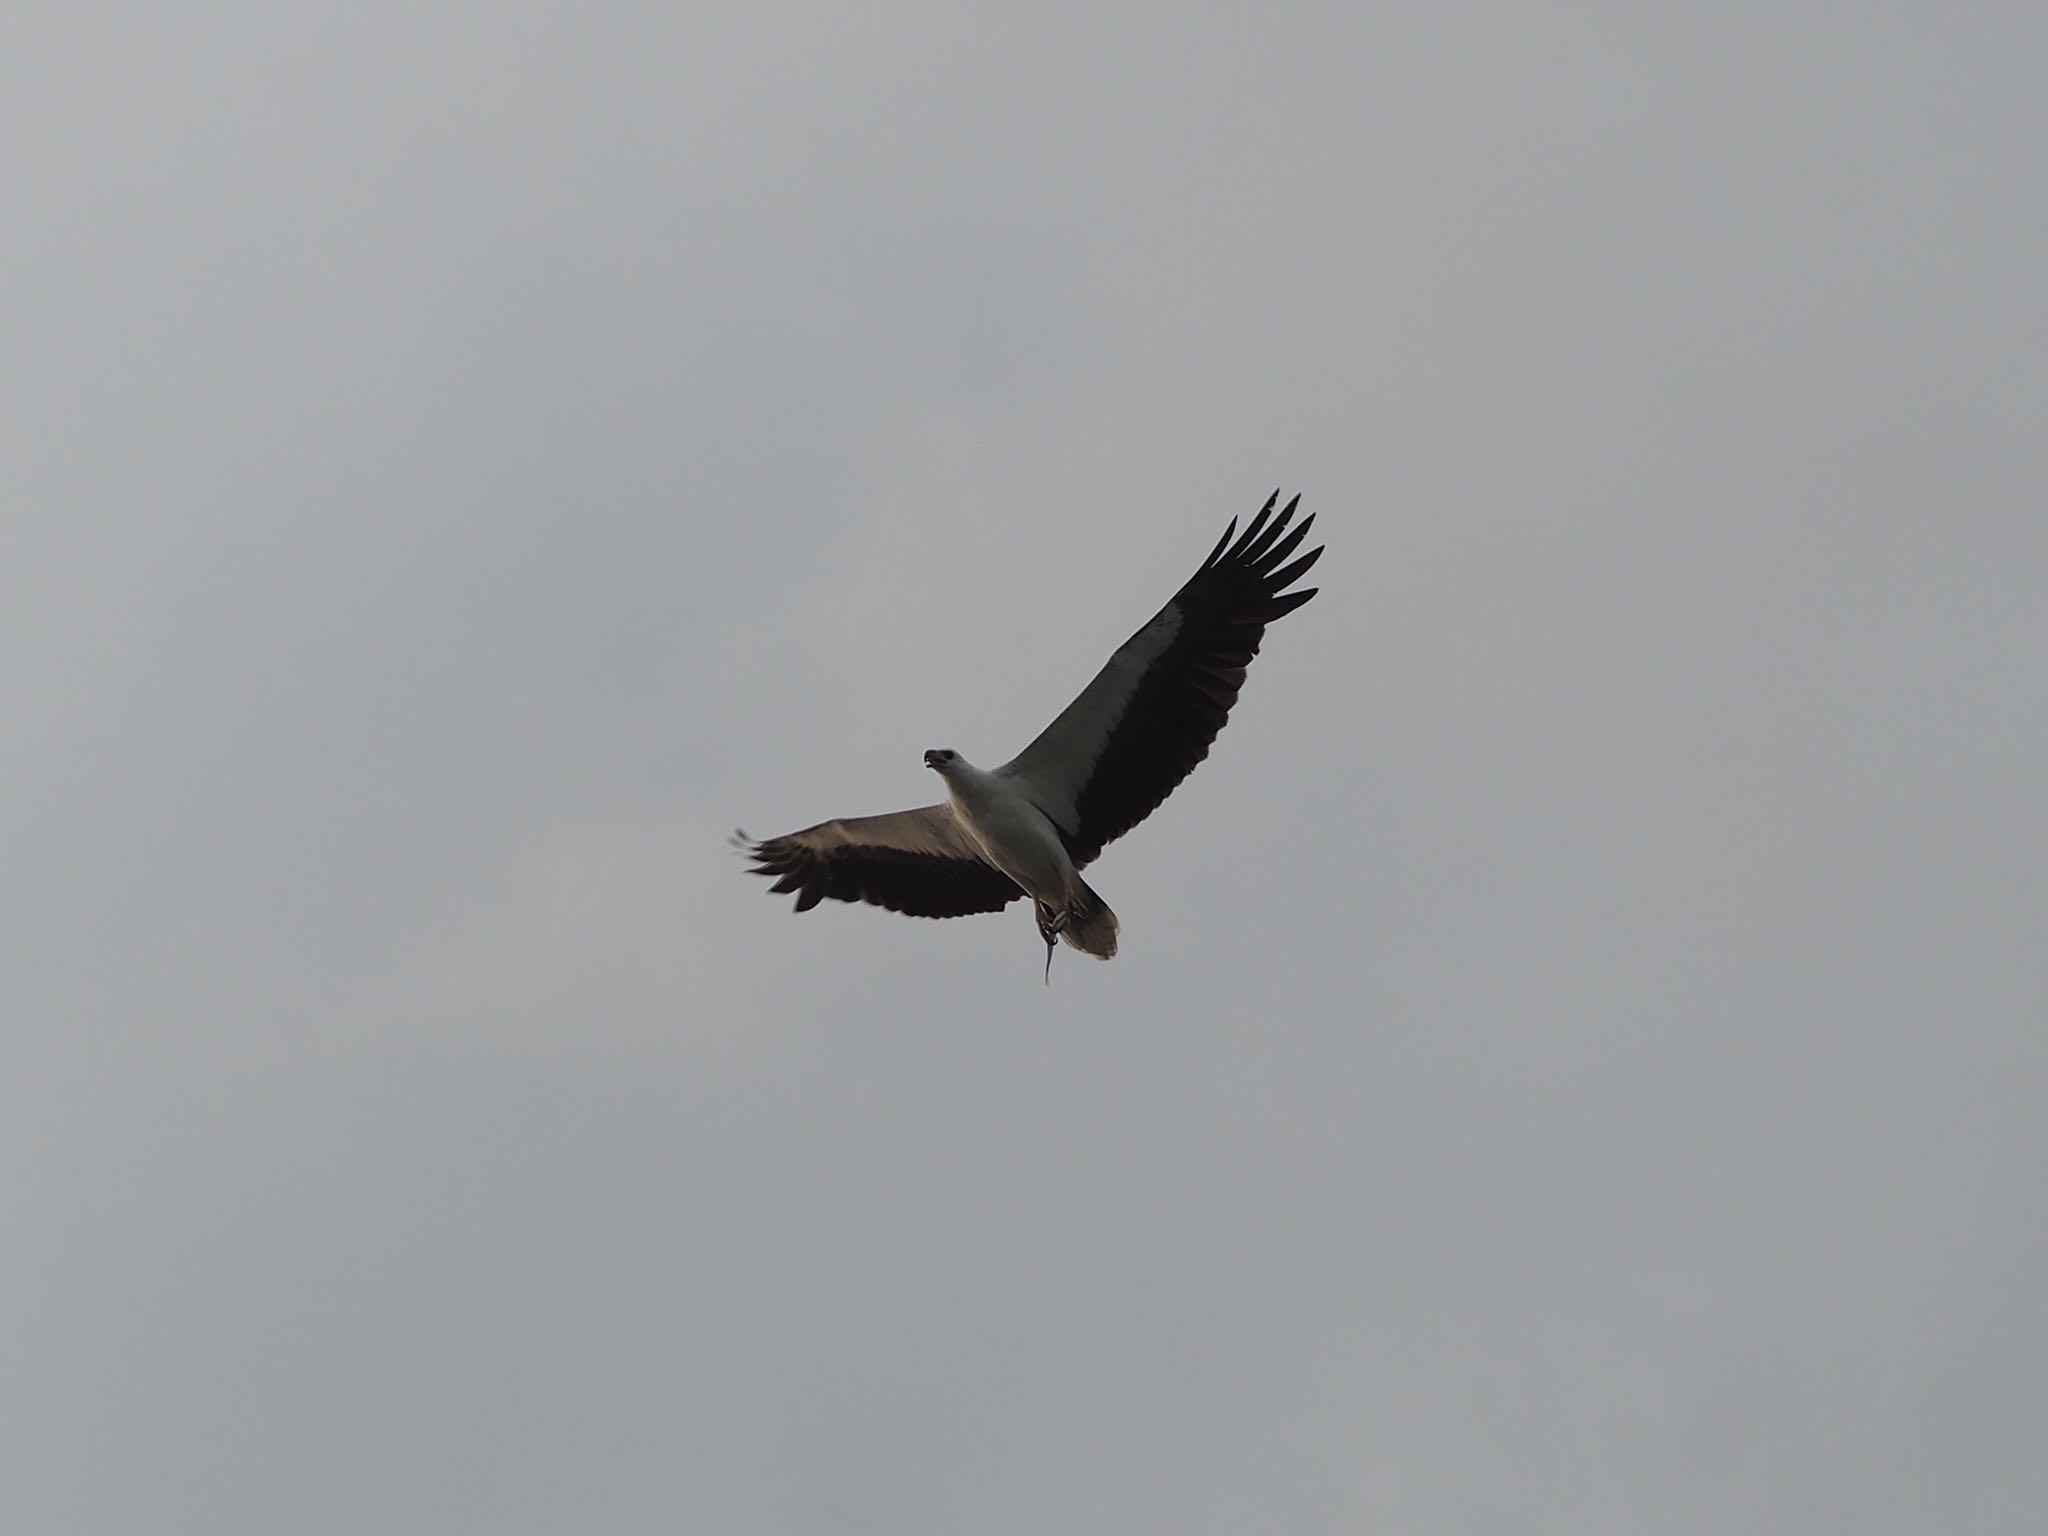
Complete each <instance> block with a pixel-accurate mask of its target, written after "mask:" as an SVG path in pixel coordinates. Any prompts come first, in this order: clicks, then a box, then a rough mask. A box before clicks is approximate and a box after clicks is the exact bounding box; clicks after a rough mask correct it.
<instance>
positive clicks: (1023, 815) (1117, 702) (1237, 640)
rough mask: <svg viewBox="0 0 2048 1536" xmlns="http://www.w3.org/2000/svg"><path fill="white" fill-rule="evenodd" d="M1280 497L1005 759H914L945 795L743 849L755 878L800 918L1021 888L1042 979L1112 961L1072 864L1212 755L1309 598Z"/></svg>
mask: <svg viewBox="0 0 2048 1536" xmlns="http://www.w3.org/2000/svg"><path fill="white" fill-rule="evenodd" d="M1278 501H1279V497H1278V495H1277V494H1276V495H1275V496H1274V497H1273V498H1272V499H1271V500H1269V501H1267V503H1266V505H1265V507H1264V508H1263V509H1261V511H1260V512H1259V515H1258V516H1257V517H1256V518H1255V519H1254V520H1253V521H1252V524H1251V526H1250V527H1248V528H1247V529H1246V530H1245V532H1244V536H1243V537H1242V538H1239V539H1237V540H1236V542H1235V543H1233V542H1232V539H1233V536H1234V535H1235V534H1236V532H1237V525H1236V523H1235V522H1234V521H1233V522H1232V524H1231V526H1230V528H1229V530H1228V531H1226V532H1225V533H1224V535H1223V538H1222V540H1221V542H1219V543H1218V544H1217V546H1216V548H1215V549H1214V550H1213V551H1212V552H1211V553H1210V556H1209V558H1208V560H1206V561H1205V562H1204V563H1203V565H1202V568H1201V569H1200V570H1198V571H1196V572H1195V574H1194V575H1193V576H1192V577H1190V578H1189V579H1188V581H1187V582H1186V583H1185V584H1184V585H1183V586H1182V587H1181V589H1180V591H1179V592H1177V593H1175V594H1174V596H1173V598H1172V599H1171V600H1170V601H1169V602H1168V603H1167V605H1166V606H1165V607H1164V608H1162V609H1160V610H1159V612H1158V613H1157V614H1156V615H1155V616H1154V617H1153V618H1152V620H1151V622H1149V623H1148V624H1146V625H1145V626H1144V627H1143V628H1141V629H1140V630H1139V631H1138V632H1137V633H1136V634H1134V635H1132V636H1131V638H1130V639H1129V640H1127V641H1125V642H1124V644H1123V645H1121V646H1119V647H1118V648H1117V650H1116V653H1115V654H1114V655H1113V656H1111V657H1110V659H1109V661H1108V662H1107V663H1106V664H1105V665H1104V666H1103V668H1102V670H1101V671H1100V672H1098V673H1096V675H1095V678H1094V681H1092V682H1091V683H1089V685H1088V686H1087V687H1086V688H1084V689H1083V690H1082V691H1081V693H1080V695H1079V696H1078V697H1077V698H1076V699H1075V700H1074V701H1073V703H1071V704H1069V705H1068V706H1067V707H1066V708H1065V709H1064V710H1062V711H1061V712H1060V715H1059V718H1058V719H1056V720H1054V721H1053V723H1052V724H1051V725H1049V726H1047V727H1046V728H1045V729H1044V730H1043V731H1041V732H1040V733H1039V735H1038V737H1037V738H1036V739H1035V740H1034V741H1033V742H1032V743H1031V745H1029V746H1028V747H1026V748H1025V749H1024V750H1023V751H1022V752H1020V753H1018V754H1017V756H1016V757H1014V758H1012V759H1011V760H1010V761H1009V762H1007V763H1005V764H1003V765H1002V766H1001V767H999V768H991V769H983V768H977V767H975V766H974V765H973V764H972V763H969V762H968V761H967V760H966V759H965V758H963V757H961V756H960V754H959V753H957V752H955V751H952V750H951V749H948V748H934V749H933V750H931V751H928V752H926V753H925V755H924V760H925V766H926V767H928V768H932V769H934V770H936V771H937V772H938V774H939V776H940V777H941V778H942V779H943V780H944V781H945V785H946V798H945V800H944V801H943V802H941V803H939V804H937V805H927V806H923V807H920V808H919V809H917V810H914V811H897V812H894V813H893V814H890V815H886V816H858V817H846V818H842V819H840V820H836V821H827V822H820V823H819V824H818V825H817V826H815V827H806V828H805V829H804V830H803V831H801V832H792V833H790V834H788V835H787V836H784V837H775V838H769V839H768V840H767V841H765V842H759V843H752V844H748V845H747V848H748V851H749V852H750V853H751V854H752V855H753V857H754V860H755V865H754V870H755V873H757V874H762V875H770V876H774V877H775V885H774V887H773V889H774V890H776V891H777V892H785V893H794V894H795V895H796V898H797V901H796V909H797V910H798V911H799V912H802V911H806V910H808V909H809V908H811V907H814V906H816V905H817V904H818V902H819V901H820V900H821V899H823V898H824V897H827V896H830V897H832V898H834V899H835V900H839V901H866V902H873V903H874V904H876V905H878V906H884V907H888V908H890V909H892V910H894V911H898V912H907V913H911V914H913V915H916V916H921V917H958V916H961V915H963V914H965V913H969V912H994V911H999V910H1001V909H1002V908H1003V907H1005V906H1007V905H1009V903H1011V902H1012V901H1015V900H1017V899H1018V898H1019V897H1022V896H1028V897H1030V898H1031V900H1032V902H1033V905H1034V908H1035V911H1036V915H1037V919H1038V931H1039V935H1040V937H1042V938H1043V939H1044V940H1045V944H1046V964H1047V974H1048V975H1050V967H1051V963H1052V948H1053V946H1054V944H1055V943H1057V942H1059V941H1060V940H1064V941H1065V942H1066V943H1068V944H1070V945H1072V946H1073V947H1074V948H1076V949H1079V950H1082V951H1083V952H1085V953H1087V954H1091V955H1095V956H1096V957H1098V958H1100V959H1104V960H1106V959H1108V958H1109V957H1110V956H1112V955H1114V954H1115V953H1116V947H1117V926H1118V925H1117V918H1116V914H1115V913H1114V912H1112V911H1111V910H1110V909H1109V906H1108V905H1107V903H1105V902H1104V901H1103V900H1102V898H1101V897H1100V896H1098V895H1096V894H1095V892H1094V891H1093V890H1091V889H1090V888H1089V886H1088V884H1087V882H1086V881H1084V880H1083V879H1082V878H1081V875H1080V871H1081V870H1082V869H1083V868H1085V867H1086V866H1087V865H1088V864H1089V863H1090V862H1092V861H1093V860H1094V858H1095V857H1096V855H1097V854H1099V853H1100V852H1101V851H1102V848H1103V846H1104V845H1105V844H1107V843H1109V842H1112V841H1114V840H1115V839H1116V838H1118V837H1121V836H1122V835H1123V834H1124V833H1125V832H1127V831H1129V830H1130V829H1131V828H1132V827H1133V826H1135V825H1137V823H1138V822H1140V821H1142V820H1144V818H1145V817H1146V816H1147V815H1149V814H1150V813H1151V812H1152V810H1153V809H1154V808H1156V807H1157V806H1158V804H1159V803H1160V801H1162V800H1164V799H1165V798H1166V796H1167V795H1168V794H1169V793H1171V792H1172V790H1173V788H1174V786H1175V785H1177V784H1178V783H1179V782H1180V781H1181V780H1182V779H1184V778H1186V777H1187V775H1188V774H1189V773H1190V772H1192V771H1193V770H1194V767H1195V765H1196V764H1197V763H1199V762H1200V761H1201V760H1202V759H1203V758H1204V757H1206V756H1207V755H1208V752H1209V746H1210V743H1211V742H1213V741H1214V740H1215V738H1216V734H1217V732H1218V731H1220V730H1222V729H1223V725H1224V722H1225V720H1226V719H1227V718H1228V717H1229V714H1230V708H1231V705H1232V704H1234V703H1235V702H1236V701H1237V695H1238V690H1239V689H1241V688H1242V687H1243V686H1244V678H1245V668H1246V667H1247V666H1249V665H1250V663H1251V660H1252V658H1253V657H1254V656H1255V655H1257V654H1258V649H1259V641H1260V638H1261V637H1262V636H1263V634H1264V632H1265V627H1266V625H1267V624H1269V623H1271V622H1272V621H1273V620H1275V619H1277V618H1279V617H1281V616H1282V615H1284V614H1286V613H1289V612H1291V611H1293V610H1294V609H1295V608H1297V607H1299V606H1300V605H1301V604H1303V603H1305V602H1307V601H1308V600H1309V599H1310V598H1311V597H1314V596H1315V593H1316V589H1315V588H1313V587H1310V588H1307V589H1305V590H1303V591H1299V592H1289V591H1287V590H1286V588H1287V587H1288V585H1289V584H1290V583H1291V582H1292V581H1293V580H1294V579H1295V578H1296V577H1297V576H1299V575H1301V573H1302V572H1304V571H1306V570H1307V569H1308V568H1309V567H1310V566H1312V565H1314V564H1315V562H1316V559H1317V557H1318V556H1319V555H1321V554H1322V550H1321V549H1320V548H1317V549H1313V550H1310V551H1309V552H1308V553H1307V554H1305V555H1303V556H1301V557H1300V558H1298V559H1296V560H1295V561H1293V563H1292V564H1286V565H1283V564H1282V562H1283V561H1286V560H1287V557H1288V556H1289V555H1291V554H1292V553H1293V552H1294V550H1295V548H1296V546H1298V545H1299V544H1300V543H1301V540H1302V538H1303V536H1304V535H1305V534H1307V532H1308V530H1309V525H1310V524H1311V523H1313V522H1314V521H1315V519H1314V518H1313V517H1307V518H1303V519H1302V521H1301V522H1300V524H1299V525H1297V526H1296V527H1295V528H1294V530H1293V531H1292V532H1288V531H1287V525H1288V522H1289V521H1290V520H1291V519H1292V517H1293V515H1294V509H1295V506H1296V503H1297V502H1298V501H1299V498H1296V501H1292V502H1289V503H1288V504H1287V506H1286V507H1285V508H1284V509H1283V510H1282V511H1281V513H1280V515H1279V516H1278V517H1277V518H1276V517H1274V516H1273V508H1274V505H1275V504H1276V503H1277V502H1278Z"/></svg>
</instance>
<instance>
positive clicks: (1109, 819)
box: [998, 491, 1323, 867]
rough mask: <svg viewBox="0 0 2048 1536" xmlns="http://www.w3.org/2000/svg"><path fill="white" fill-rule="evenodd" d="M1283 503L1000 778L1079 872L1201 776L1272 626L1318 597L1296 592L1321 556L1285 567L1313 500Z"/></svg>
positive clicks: (1225, 545) (1228, 540)
mask: <svg viewBox="0 0 2048 1536" xmlns="http://www.w3.org/2000/svg"><path fill="white" fill-rule="evenodd" d="M1279 499H1280V493H1279V492H1278V491H1275V492H1274V493H1273V495H1272V497H1271V498H1270V499H1269V500H1268V501H1267V502H1266V504H1265V506H1264V507H1262V508H1261V509H1260V510H1259V515H1258V516H1257V517H1256V518H1254V519H1253V520H1252V523H1251V526H1250V527H1248V528H1246V529H1245V531H1244V535H1243V537H1241V538H1238V539H1237V540H1236V542H1235V543H1233V542H1232V538H1233V536H1234V535H1235V534H1236V533H1237V521H1236V519H1235V518H1233V519H1232V520H1231V524H1230V527H1229V528H1228V529H1227V530H1225V532H1224V535H1223V538H1222V540H1221V542H1219V543H1218V544H1217V546H1216V548H1215V549H1214V550H1212V551H1211V552H1210V554H1209V558H1208V559H1207V560H1205V561H1204V562H1203V563H1202V568H1201V569H1200V570H1198V571H1196V572H1195V574H1194V575H1193V576H1191V577H1189V578H1188V581H1187V584H1186V585H1185V586H1183V587H1182V588H1181V589H1180V591H1178V592H1176V593H1175V594H1174V595H1173V600H1172V601H1171V602H1169V603H1168V604H1167V605H1166V606H1165V607H1164V608H1162V609H1160V610H1159V612H1158V614H1157V615H1155V616H1154V618H1153V619H1152V622H1151V623H1149V624H1147V625H1146V626H1145V627H1144V628H1143V629H1141V630H1139V631H1138V632H1137V633H1136V634H1135V635H1133V636H1131V638H1130V639H1128V640H1126V641H1125V642H1124V643H1123V644H1122V645H1121V646H1119V647H1117V652H1116V654H1115V655H1114V656H1112V657H1110V658H1109V661H1108V663H1107V665H1105V666H1104V667H1103V669H1102V670H1101V671H1100V672H1098V673H1096V674H1095V680H1094V681H1093V682H1092V683H1090V684H1089V685H1088V686H1087V687H1086V688H1084V689H1082V690H1081V695H1080V697H1079V698H1077V699H1075V700H1074V702H1073V703H1071V704H1069V705H1068V706H1067V707H1066V708H1065V709H1064V710H1062V711H1061V712H1060V717H1059V718H1058V719H1057V720H1055V721H1053V723H1052V724H1051V725H1049V726H1047V727H1046V728H1045V730H1044V731H1043V732H1042V733H1041V734H1040V735H1039V737H1038V739H1037V740H1036V741H1034V742H1032V743H1031V745H1030V746H1028V747H1026V748H1025V749H1024V750H1023V751H1022V752H1020V753H1018V754H1017V756H1016V757H1015V758H1013V759H1012V760H1011V761H1010V762H1008V763H1006V764H1005V765H1004V766H1003V767H1002V768H1001V769H1000V770H998V771H999V772H1003V773H1007V774H1009V775H1011V776H1012V777H1013V778H1014V779H1016V780H1017V781H1018V782H1019V783H1020V785H1021V786H1022V787H1023V788H1024V789H1025V790H1026V792H1027V793H1029V794H1030V795H1031V797H1032V799H1033V800H1034V801H1035V802H1036V803H1037V805H1038V807H1039V809H1040V810H1042V811H1044V812H1045V813H1046V815H1048V816H1050V817H1051V818H1052V819H1053V821H1054V822H1055V823H1056V824H1057V825H1058V826H1059V829H1060V832H1061V834H1062V835H1063V836H1064V837H1065V839H1066V844H1067V852H1068V855H1069V856H1070V857H1071V858H1072V859H1073V861H1074V863H1075V865H1076V867H1079V866H1081V865H1084V864H1087V863H1088V862H1089V861H1090V860H1091V859H1093V858H1094V857H1095V856H1096V855H1097V854H1099V853H1101V852H1102V849H1103V845H1104V844H1105V843H1110V842H1113V841H1115V840H1116V839H1117V838H1119V837H1122V836H1123V835H1124V833H1126V832H1128V831H1130V830H1131V828H1132V827H1135V826H1136V825H1137V824H1138V823H1139V822H1141V821H1143V820H1144V819H1145V818H1146V817H1147V816H1149V815H1151V813H1152V811H1153V810H1154V809H1155V808H1156V807H1157V806H1158V804H1159V802H1160V801H1162V800H1164V799H1165V798H1166V797H1167V796H1168V795H1169V794H1171V793H1172V792H1173V788H1174V786H1175V785H1176V784H1178V783H1180V781H1181V780H1182V779H1184V778H1186V777H1187V776H1188V775H1189V774H1190V773H1192V772H1194V769H1195V764H1197V763H1199V762H1200V761H1201V760H1202V759H1203V758H1205V757H1207V756H1208V755H1209V744H1210V743H1211V742H1213V741H1214V740H1215V739H1216V733H1217V732H1218V731H1220V730H1222V729H1223V724H1224V722H1225V721H1226V720H1227V719H1229V717H1230V706H1231V705H1233V704H1235V703H1236V702H1237V694H1238V690H1239V689H1240V688H1242V687H1243V686H1244V676H1245V668H1246V667H1248V666H1249V665H1250V664H1251V659H1252V658H1253V657H1254V656H1256V655H1258V653H1259V641H1260V639H1261V637H1262V636H1264V634H1265V632H1266V626H1267V625H1268V624H1270V623H1272V622H1273V621H1274V620H1275V619H1277V618H1280V617H1281V616H1282V615H1284V614H1287V613H1290V612H1292V611H1293V610H1294V609H1296V608H1299V607H1300V606H1301V605H1302V604H1303V603H1305V602H1307V601H1308V600H1309V599H1310V598H1312V597H1314V596H1315V595H1316V588H1314V587H1308V588H1305V589H1304V590H1302V591H1299V592H1289V591H1288V590H1287V587H1288V586H1289V584H1290V583H1292V582H1293V581H1294V580H1295V579H1296V578H1297V577H1299V576H1300V575H1301V574H1302V573H1303V572H1304V571H1306V570H1307V569H1308V568H1309V567H1310V566H1312V565H1314V564H1315V563H1316V558H1317V557H1318V556H1319V555H1321V554H1322V552H1323V551H1322V548H1321V547H1320V546H1318V547H1317V548H1315V549H1312V550H1310V551H1309V552H1308V553H1307V554H1305V555H1303V556H1302V557H1301V558H1300V559H1298V560H1296V561H1294V562H1293V563H1292V564H1288V565H1284V564H1282V562H1283V561H1285V560H1286V559H1287V557H1288V556H1289V555H1291V554H1293V553H1294V551H1295V549H1296V547H1297V546H1298V545H1300V543H1301V541H1302V538H1303V537H1304V536H1305V535H1306V534H1307V533H1308V530H1309V528H1310V526H1311V525H1312V524H1313V523H1314V522H1315V517H1314V515H1313V514H1311V515H1310V516H1308V517H1305V518H1303V519H1302V520H1301V522H1300V523H1299V524H1297V525H1296V526H1295V528H1294V531H1293V532H1291V533H1290V532H1288V531H1287V525H1288V523H1289V522H1290V521H1292V519H1293V517H1294V509H1295V507H1296V506H1297V505H1299V504H1300V501H1301V498H1300V497H1299V496H1297V497H1295V498H1294V500H1293V501H1290V502H1288V503H1287V505H1286V507H1285V508H1283V509H1282V510H1281V513H1280V515H1279V516H1278V517H1275V516H1273V507H1274V504H1275V503H1276V502H1278V501H1279Z"/></svg>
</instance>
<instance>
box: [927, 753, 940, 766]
mask: <svg viewBox="0 0 2048 1536" xmlns="http://www.w3.org/2000/svg"><path fill="white" fill-rule="evenodd" d="M924 765H925V767H927V768H936V767H938V766H939V754H938V753H937V752H927V753H925V755H924Z"/></svg>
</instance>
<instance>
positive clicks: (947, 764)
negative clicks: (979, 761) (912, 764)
mask: <svg viewBox="0 0 2048 1536" xmlns="http://www.w3.org/2000/svg"><path fill="white" fill-rule="evenodd" d="M959 761H960V754H959V753H958V752H955V751H954V750H953V749H952V748H951V747H933V748H932V749H931V750H930V751H929V752H927V753H925V755H924V765H925V767H927V768H936V769H937V770H938V771H939V772H940V773H942V774H943V773H947V772H949V771H951V769H952V767H953V765H954V764H955V763H957V762H959Z"/></svg>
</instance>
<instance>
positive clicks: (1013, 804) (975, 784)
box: [927, 753, 1080, 906]
mask: <svg viewBox="0 0 2048 1536" xmlns="http://www.w3.org/2000/svg"><path fill="white" fill-rule="evenodd" d="M927 756H929V757H937V756H938V754H937V753H928V754H927ZM932 766H933V767H935V768H936V769H938V772H939V777H940V778H942V779H944V780H945V781H946V805H947V808H948V809H949V810H951V811H952V813H953V818H954V820H956V821H957V822H959V824H960V825H961V826H962V827H963V828H964V829H965V830H966V833H967V835H968V837H969V838H970V839H972V840H973V843H974V846H975V847H976V848H977V849H978V850H979V851H980V853H981V856H982V857H983V858H984V859H986V860H988V862H989V863H991V864H993V865H995V867H996V868H997V869H999V870H1001V871H1002V872H1003V873H1004V874H1006V875H1008V876H1009V877H1010V878H1011V879H1012V880H1014V881H1016V882H1017V885H1018V887H1019V888H1020V889H1021V890H1022V891H1023V892H1024V894H1025V895H1026V896H1029V897H1030V898H1031V899H1032V900H1034V901H1041V902H1044V903H1046V904H1047V905H1048V906H1064V905H1065V904H1066V902H1067V899H1068V898H1069V897H1070V896H1071V895H1072V894H1073V892H1074V882H1075V881H1076V880H1078V879H1079V878H1080V875H1079V873H1078V872H1077V871H1076V870H1075V868H1074V861H1073V860H1072V859H1071V858H1069V857H1068V856H1067V849H1066V845H1065V844H1064V843H1062V842H1061V841H1060V831H1059V828H1058V827H1056V826H1054V825H1053V823H1052V818H1051V817H1050V816H1048V815H1046V814H1045V812H1043V811H1041V810H1040V809H1039V808H1038V807H1037V806H1036V805H1034V804H1032V801H1031V796H1030V794H1029V793H1028V792H1027V791H1026V790H1025V789H1024V788H1022V787H1021V786H1020V785H1019V784H1018V783H1017V781H1016V780H1015V779H1014V778H1013V777H1011V776H1010V775H1009V774H1007V773H1005V772H1004V771H1003V770H1002V769H1000V768H998V769H996V770H995V771H994V772H990V771H989V770H987V769H984V768H977V767H975V766H974V764H972V763H970V762H968V761H967V759H966V758H964V757H961V756H960V755H959V754H958V753H955V754H953V755H952V756H951V757H949V758H946V759H943V760H941V761H939V762H936V763H933V764H932Z"/></svg>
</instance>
